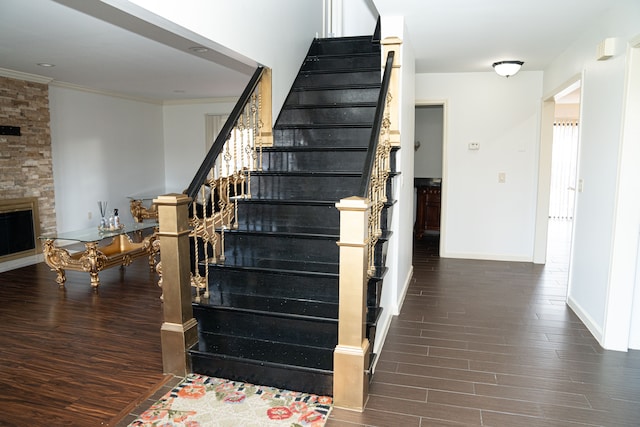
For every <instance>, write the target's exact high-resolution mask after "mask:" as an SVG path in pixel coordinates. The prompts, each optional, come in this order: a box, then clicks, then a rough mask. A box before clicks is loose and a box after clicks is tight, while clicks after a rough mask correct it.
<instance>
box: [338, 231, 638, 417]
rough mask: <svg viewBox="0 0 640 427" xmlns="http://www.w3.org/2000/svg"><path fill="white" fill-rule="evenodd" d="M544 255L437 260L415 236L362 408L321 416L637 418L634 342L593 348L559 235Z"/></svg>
mask: <svg viewBox="0 0 640 427" xmlns="http://www.w3.org/2000/svg"><path fill="white" fill-rule="evenodd" d="M567 224H568V223H566V222H565V223H564V224H563V223H561V222H558V223H553V224H552V225H551V227H552V229H551V235H552V236H555V237H565V238H568V236H569V234H568V228H567V227H566V225H567ZM548 260H549V261H548V263H547V265H534V264H531V263H515V262H497V261H477V260H460V259H440V258H439V257H438V256H437V241H436V239H433V238H432V239H431V240H429V239H423V240H422V241H419V242H416V244H415V246H414V261H413V265H414V280H413V282H412V283H411V285H410V287H409V290H408V293H407V296H406V299H405V302H404V306H403V308H402V312H401V314H400V316H398V317H397V318H394V320H393V322H392V325H391V328H390V330H389V334H388V336H387V341H386V343H385V346H384V348H383V350H382V352H381V354H380V355H379V361H378V364H377V368H376V371H375V374H374V376H373V381H372V384H371V389H370V397H369V401H368V403H367V407H366V410H365V412H364V413H362V414H360V413H356V412H349V411H345V410H338V409H334V411H333V412H332V415H331V419H330V421H329V422H328V423H327V426H329V427H336V426H345V427H346V426H403V427H405V426H411V427H426V426H455V425H486V426H509V427H513V426H527V427H531V426H545V427H548V426H635V425H637V422H638V418H639V417H640V351H632V352H629V353H620V352H611V351H605V350H602V349H601V348H600V346H599V345H598V343H597V342H596V340H595V339H594V338H593V337H592V336H591V334H590V333H589V331H588V330H587V329H586V327H585V326H584V325H583V324H582V323H581V322H580V321H579V320H578V318H577V317H576V316H575V315H574V314H573V312H572V311H571V310H570V309H569V308H568V307H567V306H566V305H565V302H564V301H565V296H566V283H567V262H568V250H567V246H566V245H565V244H563V242H562V240H561V239H556V241H555V242H554V243H553V244H551V245H550V252H549V256H548Z"/></svg>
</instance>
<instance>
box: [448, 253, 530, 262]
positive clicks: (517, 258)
mask: <svg viewBox="0 0 640 427" xmlns="http://www.w3.org/2000/svg"><path fill="white" fill-rule="evenodd" d="M440 257H441V258H457V259H477V260H484V261H511V262H533V258H532V257H531V256H530V255H507V254H486V253H465V252H444V253H441V254H440Z"/></svg>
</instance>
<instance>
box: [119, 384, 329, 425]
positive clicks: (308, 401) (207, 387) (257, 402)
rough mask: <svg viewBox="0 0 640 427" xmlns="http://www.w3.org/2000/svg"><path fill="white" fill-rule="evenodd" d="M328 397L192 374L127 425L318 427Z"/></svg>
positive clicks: (326, 413)
mask: <svg viewBox="0 0 640 427" xmlns="http://www.w3.org/2000/svg"><path fill="white" fill-rule="evenodd" d="M332 403H333V402H332V399H331V397H328V396H316V395H314V394H305V393H298V392H294V391H288V390H280V389H277V388H273V387H265V386H257V385H253V384H248V383H241V382H234V381H229V380H224V379H220V378H214V377H207V376H204V375H197V374H191V375H189V376H188V377H187V378H185V380H184V381H183V382H182V383H180V384H178V385H177V386H176V387H175V388H173V390H171V391H170V392H169V393H167V394H166V395H165V396H164V397H162V398H161V399H160V400H159V401H158V402H156V403H155V404H154V405H152V406H151V407H150V408H149V409H148V410H146V411H145V412H144V413H142V414H141V415H140V416H139V417H138V419H136V420H135V421H133V422H132V423H131V424H129V427H208V426H216V427H237V426H243V427H245V426H246V427H262V426H265V427H267V426H286V427H322V426H324V424H325V422H326V421H327V418H328V417H329V413H330V412H331V408H332Z"/></svg>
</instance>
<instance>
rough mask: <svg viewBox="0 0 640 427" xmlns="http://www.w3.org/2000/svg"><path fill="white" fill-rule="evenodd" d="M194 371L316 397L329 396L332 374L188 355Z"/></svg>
mask: <svg viewBox="0 0 640 427" xmlns="http://www.w3.org/2000/svg"><path fill="white" fill-rule="evenodd" d="M191 363H192V368H193V371H194V372H198V373H201V374H203V375H209V376H212V377H217V378H228V379H231V380H234V381H242V382H248V383H251V384H266V385H270V386H272V387H276V388H282V389H287V390H294V391H304V392H306V393H314V394H317V395H320V396H331V395H333V373H332V372H317V371H312V370H304V369H299V368H296V367H291V366H277V367H274V366H265V365H264V364H261V363H259V362H251V361H239V360H231V359H228V358H225V357H224V356H217V355H208V354H197V353H192V354H191Z"/></svg>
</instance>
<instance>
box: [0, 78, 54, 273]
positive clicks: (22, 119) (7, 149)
mask: <svg viewBox="0 0 640 427" xmlns="http://www.w3.org/2000/svg"><path fill="white" fill-rule="evenodd" d="M49 122H50V117H49V87H48V85H47V84H43V83H36V82H31V81H25V80H18V79H13V78H8V77H1V76H0V227H4V228H5V230H4V231H2V230H0V233H5V232H6V233H8V234H7V235H8V238H9V239H10V240H12V241H11V242H6V243H5V242H4V241H5V240H6V239H5V237H4V234H0V245H5V247H6V248H4V249H1V250H0V254H2V253H4V252H12V251H13V252H15V253H13V254H8V253H7V254H5V255H0V256H1V257H5V256H9V257H11V258H12V259H13V258H15V257H21V256H23V257H27V256H30V255H33V254H36V253H39V252H40V242H39V241H38V235H39V234H40V233H43V234H44V233H51V232H55V230H56V213H55V194H54V185H53V163H52V157H51V132H50V128H49ZM7 221H9V223H10V224H11V225H9V226H8V228H7V226H6V224H7ZM29 222H32V231H31V232H29V230H30V229H31V227H29V225H28V224H29ZM16 226H19V227H21V228H23V231H21V232H17V231H16V230H14V227H16ZM14 232H15V234H14ZM25 233H26V234H28V236H27V235H26V234H25ZM30 233H33V238H34V239H35V240H34V241H35V247H34V248H33V247H32V246H33V242H30V243H26V242H23V241H22V240H21V239H23V238H24V239H26V238H29V239H30V237H31V236H30ZM16 239H17V240H19V241H15V240H16ZM27 247H28V248H27ZM25 248H27V249H25ZM34 251H35V252H34ZM6 259H8V258H4V259H3V258H0V263H3V262H5V260H6Z"/></svg>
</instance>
